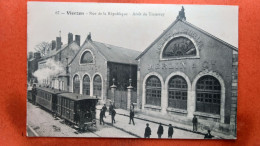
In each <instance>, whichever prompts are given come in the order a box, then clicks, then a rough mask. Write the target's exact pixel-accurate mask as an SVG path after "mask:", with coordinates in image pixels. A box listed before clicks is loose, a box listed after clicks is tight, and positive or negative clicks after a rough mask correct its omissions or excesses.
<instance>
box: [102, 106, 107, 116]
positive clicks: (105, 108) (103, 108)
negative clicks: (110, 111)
mask: <svg viewBox="0 0 260 146" xmlns="http://www.w3.org/2000/svg"><path fill="white" fill-rule="evenodd" d="M102 110H103V114H104V115H103V116H104V117H105V118H106V111H107V106H106V104H104V106H103V107H102Z"/></svg>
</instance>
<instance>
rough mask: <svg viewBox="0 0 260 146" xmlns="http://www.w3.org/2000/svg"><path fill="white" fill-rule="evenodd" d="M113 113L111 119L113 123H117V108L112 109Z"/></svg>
mask: <svg viewBox="0 0 260 146" xmlns="http://www.w3.org/2000/svg"><path fill="white" fill-rule="evenodd" d="M111 114H112V115H111V120H112V125H113V123H116V121H115V116H116V111H115V109H113V110H112V113H111Z"/></svg>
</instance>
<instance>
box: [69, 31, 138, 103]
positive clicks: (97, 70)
mask: <svg viewBox="0 0 260 146" xmlns="http://www.w3.org/2000/svg"><path fill="white" fill-rule="evenodd" d="M139 54H140V52H138V51H134V50H130V49H126V48H121V47H117V46H113V45H109V44H105V43H101V42H96V41H93V40H92V39H91V34H89V35H88V37H87V38H86V40H85V42H84V43H83V44H82V46H81V47H80V50H79V51H78V53H77V54H76V55H75V56H74V58H73V59H72V60H71V61H70V62H69V69H70V71H69V72H70V79H71V83H72V84H71V85H70V90H69V91H71V92H79V93H80V94H85V95H90V96H96V97H98V98H100V99H101V102H107V101H108V100H107V99H111V98H112V97H111V92H112V91H111V88H110V87H111V86H112V85H114V87H117V90H120V91H122V93H120V94H118V95H121V94H122V95H125V93H126V92H127V87H128V86H129V84H130V83H129V79H131V84H132V86H133V88H134V89H135V91H136V86H137V64H138V62H137V60H135V58H136V57H137V56H138V55H139ZM75 76H78V77H79V82H76V83H75V82H74V77H75ZM75 88H76V90H75ZM118 93H119V92H118ZM118 97H119V96H118ZM125 98H126V96H125ZM120 101H121V100H120ZM125 101H126V100H125ZM119 104H124V103H119ZM125 105H126V104H125Z"/></svg>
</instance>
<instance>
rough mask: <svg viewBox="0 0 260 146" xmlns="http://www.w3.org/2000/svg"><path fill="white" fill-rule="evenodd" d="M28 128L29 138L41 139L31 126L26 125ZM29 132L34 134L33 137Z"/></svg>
mask: <svg viewBox="0 0 260 146" xmlns="http://www.w3.org/2000/svg"><path fill="white" fill-rule="evenodd" d="M26 126H27V137H33V136H35V137H39V134H38V133H36V132H35V130H34V129H33V128H32V127H31V126H29V125H26ZM28 131H31V132H32V133H33V136H29V135H28Z"/></svg>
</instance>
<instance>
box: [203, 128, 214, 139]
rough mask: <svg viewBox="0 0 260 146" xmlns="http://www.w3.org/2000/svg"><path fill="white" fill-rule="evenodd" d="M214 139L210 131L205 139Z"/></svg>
mask: <svg viewBox="0 0 260 146" xmlns="http://www.w3.org/2000/svg"><path fill="white" fill-rule="evenodd" d="M212 137H214V136H213V135H211V134H210V130H208V133H207V134H205V136H204V139H212Z"/></svg>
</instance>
